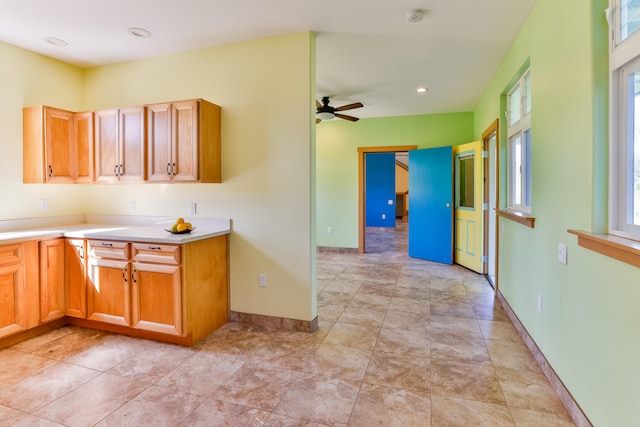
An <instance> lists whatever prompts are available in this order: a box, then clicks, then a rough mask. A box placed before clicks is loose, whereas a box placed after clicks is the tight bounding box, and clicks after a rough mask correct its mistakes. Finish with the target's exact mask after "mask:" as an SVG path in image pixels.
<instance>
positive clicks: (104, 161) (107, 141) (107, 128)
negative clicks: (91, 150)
mask: <svg viewBox="0 0 640 427" xmlns="http://www.w3.org/2000/svg"><path fill="white" fill-rule="evenodd" d="M94 146H95V168H96V170H95V174H96V181H98V182H117V181H118V178H119V176H120V172H119V169H120V167H119V166H120V161H119V160H120V157H119V155H118V151H119V146H118V110H103V111H97V112H96V113H95V144H94Z"/></svg>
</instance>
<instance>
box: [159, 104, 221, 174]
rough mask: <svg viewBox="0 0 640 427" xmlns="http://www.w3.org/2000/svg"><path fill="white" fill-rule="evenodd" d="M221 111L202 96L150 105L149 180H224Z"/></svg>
mask: <svg viewBox="0 0 640 427" xmlns="http://www.w3.org/2000/svg"><path fill="white" fill-rule="evenodd" d="M220 112H221V108H220V107H219V106H218V105H215V104H212V103H211V102H208V101H205V100H203V99H194V100H188V101H178V102H167V103H160V104H152V105H147V138H148V173H149V175H148V178H147V179H148V181H152V182H154V181H155V182H169V181H173V182H177V181H183V182H206V183H217V182H221V179H222V176H221V160H220Z"/></svg>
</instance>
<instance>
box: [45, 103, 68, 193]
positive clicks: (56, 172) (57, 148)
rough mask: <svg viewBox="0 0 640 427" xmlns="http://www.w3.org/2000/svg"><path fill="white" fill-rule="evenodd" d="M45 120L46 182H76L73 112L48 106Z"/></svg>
mask: <svg viewBox="0 0 640 427" xmlns="http://www.w3.org/2000/svg"><path fill="white" fill-rule="evenodd" d="M44 122H45V130H44V139H45V158H46V159H47V160H46V165H47V171H46V174H47V175H46V182H54V183H64V182H74V181H75V165H74V157H75V155H74V152H73V149H74V146H73V113H72V112H70V111H64V110H58V109H56V108H49V107H46V108H45V109H44Z"/></svg>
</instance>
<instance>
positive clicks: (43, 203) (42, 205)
mask: <svg viewBox="0 0 640 427" xmlns="http://www.w3.org/2000/svg"><path fill="white" fill-rule="evenodd" d="M47 209H49V200H47V199H40V210H43V211H46V210H47Z"/></svg>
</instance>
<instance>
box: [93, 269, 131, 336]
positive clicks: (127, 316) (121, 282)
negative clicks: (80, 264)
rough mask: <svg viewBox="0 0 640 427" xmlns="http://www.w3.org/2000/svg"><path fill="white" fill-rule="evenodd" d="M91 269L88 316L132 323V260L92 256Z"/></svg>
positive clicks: (95, 318) (119, 322) (101, 319)
mask: <svg viewBox="0 0 640 427" xmlns="http://www.w3.org/2000/svg"><path fill="white" fill-rule="evenodd" d="M88 273H89V274H88V284H87V285H88V286H87V288H88V289H87V318H88V319H91V320H98V321H101V322H107V323H114V324H116V325H122V326H130V325H131V287H130V280H131V277H130V276H131V273H130V263H129V262H128V261H122V260H114V259H104V258H93V257H91V258H89V272H88Z"/></svg>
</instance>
